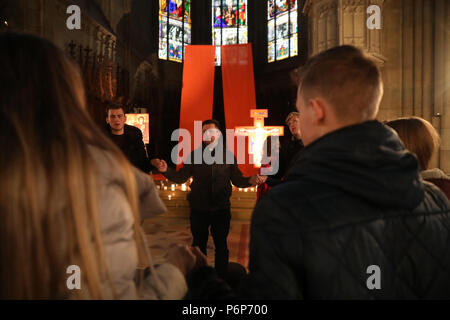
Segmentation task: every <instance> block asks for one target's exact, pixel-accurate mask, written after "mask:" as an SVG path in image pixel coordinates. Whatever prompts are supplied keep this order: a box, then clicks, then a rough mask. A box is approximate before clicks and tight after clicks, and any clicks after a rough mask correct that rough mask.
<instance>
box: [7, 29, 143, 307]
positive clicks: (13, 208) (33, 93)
mask: <svg viewBox="0 0 450 320" xmlns="http://www.w3.org/2000/svg"><path fill="white" fill-rule="evenodd" d="M0 70H1V71H0V130H1V134H0V148H1V150H2V151H1V152H0V177H1V179H0V185H1V187H0V208H1V211H0V261H1V264H0V283H1V285H0V299H5V298H6V299H66V298H86V297H88V298H92V299H100V298H102V297H104V295H103V289H102V288H103V283H104V282H105V281H106V283H108V277H107V274H108V273H107V267H106V263H105V254H104V252H103V246H102V241H101V235H100V227H99V221H98V212H97V211H98V209H97V208H98V203H97V200H98V199H97V197H96V193H95V189H96V177H95V163H94V159H93V158H92V155H91V154H90V152H89V147H90V146H93V147H96V148H99V149H101V150H104V151H105V152H109V153H110V154H112V155H113V157H115V159H117V161H118V163H119V164H120V166H119V167H118V168H117V169H118V170H121V173H122V175H123V177H124V181H125V186H126V187H125V189H126V190H125V191H126V196H127V198H128V201H129V203H130V205H131V208H132V211H133V214H134V217H135V238H136V241H137V243H138V244H142V239H141V238H140V234H139V230H138V229H139V226H138V224H137V221H139V219H137V217H138V210H139V208H138V202H137V190H136V182H135V178H134V175H133V172H132V169H131V166H130V165H129V163H128V162H127V160H126V159H125V157H124V156H123V155H122V154H121V153H120V151H119V150H118V148H117V147H116V146H115V145H114V144H113V143H111V142H110V141H109V139H108V138H107V137H106V136H105V135H104V134H103V133H102V132H101V130H100V129H99V128H97V126H96V125H95V124H94V122H93V121H92V120H91V119H90V116H89V114H88V112H87V110H86V101H85V92H84V88H83V82H82V79H81V76H80V73H79V70H78V68H77V67H76V66H75V65H74V64H73V63H72V62H71V61H70V60H69V59H68V58H66V57H65V55H64V53H63V52H62V51H61V50H59V49H58V48H57V47H56V46H54V45H53V44H51V43H50V42H48V41H46V40H44V39H40V38H37V37H35V36H31V35H23V34H12V33H6V34H0ZM74 264H76V265H78V266H79V267H80V268H81V270H82V276H83V281H84V282H83V283H85V291H82V292H83V293H82V294H78V295H77V294H75V295H74V294H72V293H70V292H69V290H68V289H67V287H66V280H67V278H68V276H69V275H68V274H67V273H66V270H67V267H68V266H69V265H74ZM86 290H87V291H86ZM75 292H77V291H75ZM112 292H113V288H112Z"/></svg>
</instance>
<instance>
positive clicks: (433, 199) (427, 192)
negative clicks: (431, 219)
mask: <svg viewBox="0 0 450 320" xmlns="http://www.w3.org/2000/svg"><path fill="white" fill-rule="evenodd" d="M423 185H424V200H423V202H422V205H421V206H419V210H420V208H422V210H424V211H426V212H427V213H438V214H439V213H443V212H449V213H450V200H449V198H448V197H447V195H446V194H445V193H444V190H442V189H441V188H440V187H439V186H438V185H436V184H435V183H434V182H430V181H423ZM431 211H432V212H431Z"/></svg>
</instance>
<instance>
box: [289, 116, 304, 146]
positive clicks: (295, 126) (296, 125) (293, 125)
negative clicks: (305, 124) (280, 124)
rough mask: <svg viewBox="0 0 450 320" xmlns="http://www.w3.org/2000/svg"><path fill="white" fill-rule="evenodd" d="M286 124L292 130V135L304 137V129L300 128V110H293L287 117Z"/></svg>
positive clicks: (298, 137) (299, 137)
mask: <svg viewBox="0 0 450 320" xmlns="http://www.w3.org/2000/svg"><path fill="white" fill-rule="evenodd" d="M286 124H287V125H288V127H289V130H290V131H291V134H292V136H294V137H295V138H297V139H299V140H300V139H301V138H302V131H301V129H300V114H299V113H298V112H291V113H289V115H288V116H287V118H286Z"/></svg>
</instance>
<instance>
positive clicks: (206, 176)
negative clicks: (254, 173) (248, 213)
mask: <svg viewBox="0 0 450 320" xmlns="http://www.w3.org/2000/svg"><path fill="white" fill-rule="evenodd" d="M204 148H205V145H203V146H202V147H201V148H199V149H196V150H194V151H193V152H191V154H190V155H189V156H188V158H187V159H188V160H187V161H186V162H185V163H184V165H183V167H182V168H181V169H180V170H179V171H176V170H175V169H173V168H168V169H167V172H166V173H164V176H165V177H166V178H167V179H169V180H171V181H173V182H176V183H184V182H186V181H187V180H188V179H189V178H190V177H192V178H193V182H192V184H191V192H190V193H189V196H188V200H189V203H190V206H191V209H194V210H198V211H218V210H226V209H229V208H230V197H231V192H232V186H231V183H230V181H231V182H232V183H233V184H234V185H235V186H236V187H239V188H247V187H250V186H251V184H250V183H249V178H247V177H244V176H243V175H242V172H241V170H239V167H238V166H237V162H236V158H235V157H234V155H233V154H232V153H231V152H230V151H228V150H227V149H226V148H225V150H226V152H225V151H224V152H223V153H222V155H223V157H221V158H223V160H222V161H221V162H222V164H220V163H213V164H207V163H205V161H204V160H205V159H203V160H202V162H201V164H195V162H194V160H195V156H194V154H195V153H196V152H197V153H198V154H202V155H203V150H204ZM227 154H228V159H229V160H232V161H228V164H227V161H226V158H227ZM212 155H213V156H215V154H214V152H213V153H212ZM202 158H203V156H202ZM218 162H219V161H218Z"/></svg>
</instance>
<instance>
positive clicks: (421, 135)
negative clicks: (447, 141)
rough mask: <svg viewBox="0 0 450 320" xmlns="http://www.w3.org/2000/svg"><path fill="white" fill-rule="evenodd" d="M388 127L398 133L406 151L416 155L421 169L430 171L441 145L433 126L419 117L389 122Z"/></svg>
mask: <svg viewBox="0 0 450 320" xmlns="http://www.w3.org/2000/svg"><path fill="white" fill-rule="evenodd" d="M386 125H388V126H389V127H391V128H392V129H394V130H395V131H396V132H397V134H398V136H399V138H400V139H401V140H402V142H403V144H404V145H405V148H406V149H408V150H409V151H411V152H412V153H414V154H416V156H417V159H418V160H419V169H420V170H421V171H423V170H427V169H429V167H430V162H431V159H432V158H433V156H434V155H435V153H436V152H437V151H438V149H439V145H440V138H439V134H438V133H437V131H436V129H435V128H434V127H433V125H432V124H431V123H429V122H428V121H427V120H425V119H422V118H419V117H409V118H400V119H397V120H392V121H388V122H386Z"/></svg>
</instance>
